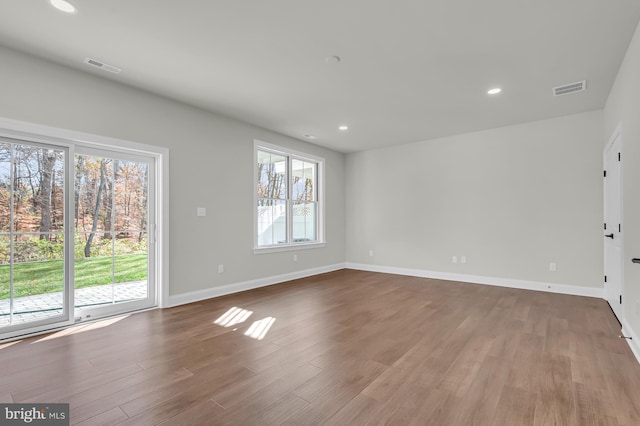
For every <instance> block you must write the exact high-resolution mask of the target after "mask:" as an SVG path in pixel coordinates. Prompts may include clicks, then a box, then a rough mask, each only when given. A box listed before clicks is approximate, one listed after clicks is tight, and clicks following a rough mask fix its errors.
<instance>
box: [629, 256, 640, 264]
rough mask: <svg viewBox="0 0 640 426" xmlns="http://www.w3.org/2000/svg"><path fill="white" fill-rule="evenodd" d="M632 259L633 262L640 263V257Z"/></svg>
mask: <svg viewBox="0 0 640 426" xmlns="http://www.w3.org/2000/svg"><path fill="white" fill-rule="evenodd" d="M631 261H632V262H633V263H640V259H638V258H637V257H634V258H633V259H631Z"/></svg>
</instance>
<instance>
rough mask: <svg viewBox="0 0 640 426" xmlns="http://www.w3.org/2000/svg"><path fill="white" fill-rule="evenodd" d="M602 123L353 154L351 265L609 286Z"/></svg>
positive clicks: (595, 119)
mask: <svg viewBox="0 0 640 426" xmlns="http://www.w3.org/2000/svg"><path fill="white" fill-rule="evenodd" d="M578 96H579V95H578ZM602 115H603V114H602V111H595V112H589V113H583V114H578V115H571V116H566V117H562V118H558V119H552V120H545V121H539V122H534V123H527V124H521V125H516V126H510V127H504V128H498V129H492V130H488V131H482V132H477V133H470V134H464V135H459V136H454V137H447V138H443V139H436V140H430V141H425V142H420V143H414V144H409V145H402V146H396V147H390V148H384V149H377V150H371V151H365V152H359V153H353V154H349V155H348V156H347V161H346V170H347V188H346V197H347V201H346V216H347V228H346V229H347V251H346V255H347V262H353V263H358V264H372V265H383V266H389V267H399V268H409V269H418V270H427V271H436V272H446V273H455V274H467V275H472V276H482V277H496V278H509V279H516V280H525V281H534V282H545V283H558V284H564V285H571V286H581V287H590V288H601V287H602V269H603V268H602V258H603V249H602V230H601V229H602V208H603V207H602V178H601V170H602V136H601V135H602V122H603V121H602ZM370 249H372V250H373V251H374V256H373V257H370V256H369V250H370ZM454 255H455V256H458V257H460V256H466V257H467V263H466V264H460V263H458V264H452V261H451V257H452V256H454ZM638 255H640V251H639V253H638ZM550 262H555V263H556V264H557V271H556V272H550V271H549V263H550ZM374 269H375V268H374ZM639 271H640V268H639Z"/></svg>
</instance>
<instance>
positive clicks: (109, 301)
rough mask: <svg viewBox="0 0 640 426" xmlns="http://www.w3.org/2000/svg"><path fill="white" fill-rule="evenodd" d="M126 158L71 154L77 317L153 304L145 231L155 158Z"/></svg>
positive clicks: (99, 153)
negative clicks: (72, 161) (78, 314)
mask: <svg viewBox="0 0 640 426" xmlns="http://www.w3.org/2000/svg"><path fill="white" fill-rule="evenodd" d="M124 157H125V156H123V155H122V154H119V153H114V152H106V151H97V150H87V149H83V150H82V151H81V152H79V153H78V154H77V155H76V156H75V177H76V183H75V213H76V215H75V246H76V247H75V307H76V310H77V311H78V312H80V315H81V316H90V315H93V314H90V313H89V311H92V310H93V311H95V312H97V314H98V315H100V316H102V315H106V314H108V313H110V312H115V311H122V310H126V309H129V308H128V306H129V305H130V306H131V308H130V309H138V308H140V307H144V306H153V305H154V304H155V282H154V279H153V274H150V271H152V270H153V268H152V266H153V265H152V262H150V260H149V259H151V258H153V256H152V253H151V252H150V244H149V240H148V232H147V227H148V223H149V218H150V217H153V216H152V215H151V212H152V209H151V208H150V203H149V196H148V194H149V182H150V171H151V170H152V168H151V164H153V159H151V158H148V159H147V158H136V159H132V158H124ZM93 316H95V315H93Z"/></svg>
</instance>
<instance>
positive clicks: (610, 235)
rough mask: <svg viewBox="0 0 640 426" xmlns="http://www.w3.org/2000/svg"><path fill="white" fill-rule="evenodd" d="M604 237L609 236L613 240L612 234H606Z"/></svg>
mask: <svg viewBox="0 0 640 426" xmlns="http://www.w3.org/2000/svg"><path fill="white" fill-rule="evenodd" d="M605 237H607V238H611V239H612V240H613V234H607V235H605Z"/></svg>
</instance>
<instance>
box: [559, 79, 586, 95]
mask: <svg viewBox="0 0 640 426" xmlns="http://www.w3.org/2000/svg"><path fill="white" fill-rule="evenodd" d="M586 88H587V80H582V81H578V82H576V83H570V84H565V85H563V86H558V87H554V88H553V96H562V95H568V94H569V93H574V92H582V91H584V90H585V89H586Z"/></svg>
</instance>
